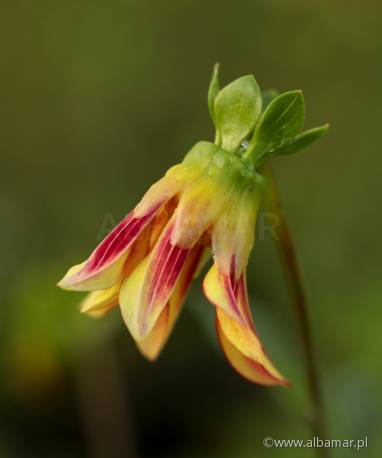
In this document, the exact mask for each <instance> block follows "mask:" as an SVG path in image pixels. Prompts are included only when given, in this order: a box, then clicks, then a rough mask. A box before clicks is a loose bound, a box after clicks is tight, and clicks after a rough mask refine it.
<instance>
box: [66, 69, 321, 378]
mask: <svg viewBox="0 0 382 458" xmlns="http://www.w3.org/2000/svg"><path fill="white" fill-rule="evenodd" d="M265 98H268V95H267V96H266V97H265ZM208 102H209V109H210V114H211V117H212V119H213V121H214V123H215V127H216V137H215V142H214V143H212V142H206V141H202V142H199V143H197V144H196V145H195V146H194V147H193V148H191V150H190V151H189V152H188V153H187V154H186V156H185V158H184V159H183V161H182V162H181V163H180V164H177V165H175V166H174V167H172V168H170V169H169V170H168V171H167V173H166V174H165V176H164V177H163V178H161V179H160V180H159V181H157V182H156V183H155V184H154V185H153V186H152V187H151V188H150V189H149V190H148V191H147V192H146V194H145V195H144V196H143V198H142V200H141V201H140V202H139V203H138V205H137V206H136V207H135V208H134V210H133V211H131V212H130V213H129V214H128V215H127V216H126V217H125V218H123V220H122V221H121V222H120V223H119V224H118V225H117V226H116V227H115V228H114V229H113V230H112V231H111V233H110V234H109V235H108V236H107V237H106V238H105V239H104V240H103V241H102V242H101V243H100V244H99V245H98V247H97V248H96V249H95V250H94V251H93V252H92V254H91V255H90V256H89V258H88V259H87V260H86V261H85V262H83V263H82V264H79V265H76V266H74V267H72V268H71V269H69V271H68V272H67V274H66V275H65V277H64V278H63V279H62V280H61V281H60V283H59V286H60V287H61V288H63V289H68V290H75V291H90V293H89V295H88V296H87V297H86V298H85V300H84V301H83V303H82V304H81V310H82V312H84V313H87V314H89V315H92V316H95V317H101V316H103V315H104V314H105V313H106V312H108V311H109V310H111V309H112V308H114V307H117V306H119V308H120V310H121V314H122V317H123V320H124V322H125V323H126V326H127V328H128V329H129V331H130V333H131V335H132V336H133V338H134V340H135V341H136V343H137V345H138V348H139V349H140V351H141V352H142V354H143V355H145V356H146V357H147V358H149V359H150V360H154V359H155V358H156V357H157V356H158V355H159V353H160V351H161V349H162V348H163V346H164V344H165V342H166V341H167V339H168V337H169V335H170V332H171V330H172V328H173V326H174V324H175V322H176V320H177V318H178V315H179V312H180V309H181V307H182V305H183V302H184V300H185V297H186V295H187V292H188V290H189V288H190V286H191V283H192V280H193V279H194V278H195V277H196V276H197V275H198V274H199V272H200V271H201V270H202V267H203V265H204V263H205V262H206V261H208V259H209V258H210V257H211V255H212V258H213V264H212V267H211V268H210V269H209V271H208V273H207V275H206V276H205V278H204V282H203V289H204V292H205V295H206V296H207V298H208V300H209V301H210V302H211V303H212V304H213V306H215V310H216V331H217V335H218V338H219V341H220V344H221V347H222V349H223V351H224V354H225V355H226V357H227V359H228V360H229V362H230V363H231V365H232V366H233V367H234V368H235V369H236V370H237V371H238V372H239V373H240V374H241V375H243V376H244V377H245V378H247V379H248V380H250V381H252V382H255V383H259V384H263V385H287V384H288V382H287V381H286V379H285V378H284V377H283V376H282V375H281V374H280V373H279V372H278V371H277V369H276V368H275V367H274V365H273V364H272V362H271V361H270V359H269V357H268V356H267V355H266V353H265V352H264V349H263V347H262V345H261V343H260V340H259V337H258V335H257V333H256V331H255V327H254V324H253V320H252V314H251V310H250V306H249V301H248V292H247V280H246V267H247V264H248V259H249V255H250V252H251V249H252V247H253V243H254V235H255V224H256V216H257V213H258V209H259V205H260V201H261V197H262V194H263V190H264V179H263V178H262V176H261V175H260V173H259V172H260V170H261V164H262V163H263V162H264V161H265V160H266V159H268V158H269V157H271V156H273V155H275V154H278V155H279V154H289V153H291V152H294V151H296V150H298V149H301V148H302V147H304V146H306V145H307V144H309V143H310V142H311V141H313V140H314V139H316V138H318V137H319V136H320V135H321V134H322V133H323V132H324V131H325V130H326V126H323V127H321V128H317V129H312V130H310V131H306V132H305V133H303V134H299V132H300V130H301V128H302V126H303V120H304V101H303V97H302V94H301V92H299V91H291V92H287V93H285V94H282V95H280V96H276V97H274V98H273V100H272V101H271V102H270V103H269V104H268V105H267V106H266V108H265V109H263V108H262V107H263V97H262V95H261V92H260V90H259V87H258V85H257V83H256V81H255V79H254V77H253V76H244V77H242V78H239V79H238V80H235V81H234V82H232V83H231V84H229V85H228V86H226V87H225V88H223V89H222V90H220V88H219V84H218V67H217V66H216V67H215V70H214V74H213V78H212V81H211V84H210V89H209V94H208ZM264 105H265V104H264Z"/></svg>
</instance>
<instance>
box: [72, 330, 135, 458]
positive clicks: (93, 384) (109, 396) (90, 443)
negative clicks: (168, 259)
mask: <svg viewBox="0 0 382 458" xmlns="http://www.w3.org/2000/svg"><path fill="white" fill-rule="evenodd" d="M77 385H78V386H77V388H78V397H79V406H80V411H81V418H82V419H83V427H84V432H85V436H86V442H87V447H88V451H89V456H91V457H92V458H106V457H107V458H119V457H121V456H124V457H126V458H136V452H135V443H134V434H133V432H132V424H131V418H130V416H129V414H128V405H127V399H126V394H125V392H124V385H123V382H122V375H121V372H120V366H119V362H118V358H117V355H116V352H115V349H114V346H113V342H110V341H109V339H108V338H103V339H100V341H99V342H98V345H96V346H95V345H94V344H93V345H92V346H91V348H90V347H86V348H84V349H83V351H82V352H81V353H80V355H79V356H78V364H77Z"/></svg>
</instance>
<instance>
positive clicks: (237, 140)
mask: <svg viewBox="0 0 382 458" xmlns="http://www.w3.org/2000/svg"><path fill="white" fill-rule="evenodd" d="M261 107H262V98H261V92H260V89H259V86H258V84H257V82H256V80H255V78H254V77H253V75H247V76H243V77H241V78H238V79H237V80H235V81H233V82H232V83H230V84H228V85H227V86H225V87H224V88H223V89H222V90H221V91H220V92H219V93H218V94H217V96H216V98H215V103H214V109H213V113H214V118H215V119H214V121H215V126H216V129H217V130H218V132H219V136H220V138H221V143H222V145H221V146H222V148H223V149H225V150H227V151H231V152H234V151H235V150H236V149H237V148H238V147H239V146H240V144H241V142H242V141H243V140H244V139H245V138H246V137H247V136H248V135H249V133H250V132H251V131H252V130H253V128H254V126H255V124H256V121H257V119H258V118H259V116H260V113H261Z"/></svg>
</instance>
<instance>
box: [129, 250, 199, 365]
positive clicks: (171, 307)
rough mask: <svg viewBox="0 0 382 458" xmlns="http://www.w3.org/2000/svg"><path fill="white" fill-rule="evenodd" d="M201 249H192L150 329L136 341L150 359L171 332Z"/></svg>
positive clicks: (153, 358) (195, 268)
mask: <svg viewBox="0 0 382 458" xmlns="http://www.w3.org/2000/svg"><path fill="white" fill-rule="evenodd" d="M202 251H203V248H202V247H200V246H198V247H195V248H194V249H193V250H192V252H191V253H190V256H188V258H187V261H186V263H185V265H184V267H183V269H182V271H181V273H180V275H179V278H178V280H177V282H176V286H175V289H174V292H173V293H172V296H171V298H170V300H169V301H168V303H167V305H166V306H165V308H164V309H163V311H162V313H161V314H160V316H159V318H158V320H157V322H156V323H155V325H154V327H153V329H152V331H151V332H150V333H149V334H148V335H147V336H146V337H145V338H144V339H142V340H138V341H137V345H138V348H139V349H140V351H141V353H142V354H143V355H144V356H145V357H146V358H148V359H149V360H151V361H153V360H155V359H156V358H157V357H158V356H159V354H160V352H161V350H162V348H163V347H164V345H165V343H166V341H167V339H168V338H169V336H170V334H171V331H172V329H173V327H174V325H175V323H176V320H177V318H178V316H179V313H180V310H181V307H182V305H183V303H184V300H185V298H186V295H187V293H188V291H189V288H190V285H191V282H192V279H193V277H194V275H195V272H196V270H197V267H198V264H199V262H200V258H201V256H202Z"/></svg>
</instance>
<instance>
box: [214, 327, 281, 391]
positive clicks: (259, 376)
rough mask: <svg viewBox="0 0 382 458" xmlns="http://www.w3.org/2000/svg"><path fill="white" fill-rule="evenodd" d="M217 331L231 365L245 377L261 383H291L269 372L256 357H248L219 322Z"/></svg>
mask: <svg viewBox="0 0 382 458" xmlns="http://www.w3.org/2000/svg"><path fill="white" fill-rule="evenodd" d="M216 331H217V335H218V338H219V342H220V345H221V347H222V350H223V352H224V354H225V356H226V358H227V359H228V361H229V363H230V364H231V366H232V367H233V368H234V369H235V370H236V371H237V372H238V373H239V374H240V375H241V376H242V377H244V378H245V379H247V380H249V381H250V382H253V383H258V384H259V385H269V386H270V385H283V386H289V383H288V382H287V381H286V380H285V379H283V378H282V377H281V378H278V377H277V376H274V375H272V374H271V373H269V372H268V371H267V370H266V369H265V367H264V366H263V365H262V364H261V363H259V362H257V361H256V360H254V359H251V358H248V357H247V356H245V355H244V354H243V353H241V352H240V351H239V350H238V349H237V347H235V346H234V345H233V344H232V343H231V342H230V341H229V340H228V339H227V337H226V336H225V334H224V332H223V331H222V329H221V327H220V325H219V324H218V323H217V325H216Z"/></svg>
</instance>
